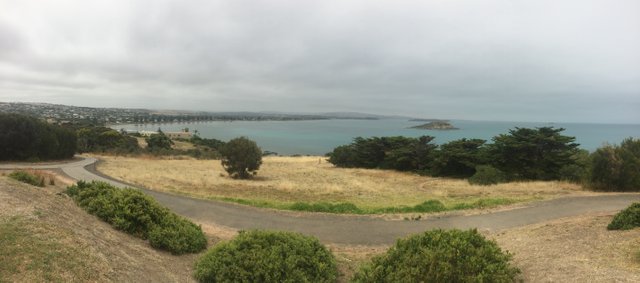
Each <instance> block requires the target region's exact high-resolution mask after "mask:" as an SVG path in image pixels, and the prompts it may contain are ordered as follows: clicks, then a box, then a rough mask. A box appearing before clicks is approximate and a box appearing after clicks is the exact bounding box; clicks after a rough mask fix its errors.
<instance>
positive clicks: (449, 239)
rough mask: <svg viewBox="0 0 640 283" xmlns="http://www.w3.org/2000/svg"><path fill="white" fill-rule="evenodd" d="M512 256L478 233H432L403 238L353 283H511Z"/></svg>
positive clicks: (513, 278)
mask: <svg viewBox="0 0 640 283" xmlns="http://www.w3.org/2000/svg"><path fill="white" fill-rule="evenodd" d="M510 260H511V255H510V254H509V253H505V252H503V251H502V250H501V249H500V247H498V245H497V244H496V243H495V242H494V241H490V240H487V239H485V238H484V237H483V236H482V235H480V234H479V233H478V232H477V231H476V230H468V231H460V230H449V231H445V230H439V229H438V230H432V231H427V232H425V233H423V234H418V235H414V236H411V237H409V238H406V239H401V240H398V241H397V242H396V244H395V245H394V246H393V247H391V249H389V251H387V253H386V254H384V255H381V256H377V257H374V258H373V260H372V262H371V263H370V264H365V265H363V266H362V267H361V268H360V270H359V271H358V272H357V273H356V274H355V276H354V278H353V282H512V281H515V277H516V275H517V274H518V273H520V270H519V269H517V268H515V267H512V266H511V265H510V264H509V261H510Z"/></svg>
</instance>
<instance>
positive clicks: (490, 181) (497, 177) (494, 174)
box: [469, 165, 507, 186]
mask: <svg viewBox="0 0 640 283" xmlns="http://www.w3.org/2000/svg"><path fill="white" fill-rule="evenodd" d="M506 181H507V178H506V176H505V174H504V173H503V172H502V171H500V170H498V169H496V168H493V167H492V166H489V165H479V166H477V167H476V173H475V174H473V176H471V177H470V178H469V183H470V184H474V185H483V186H488V185H495V184H499V183H503V182H506Z"/></svg>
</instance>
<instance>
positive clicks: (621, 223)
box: [607, 202, 640, 230]
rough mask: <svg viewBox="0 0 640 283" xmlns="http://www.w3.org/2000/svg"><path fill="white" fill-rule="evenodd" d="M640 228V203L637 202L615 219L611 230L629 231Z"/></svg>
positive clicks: (612, 221) (610, 227) (609, 226)
mask: <svg viewBox="0 0 640 283" xmlns="http://www.w3.org/2000/svg"><path fill="white" fill-rule="evenodd" d="M636 227H640V203H638V202H635V203H633V204H631V206H629V207H627V208H626V209H624V210H623V211H620V212H619V213H618V214H616V215H615V216H614V217H613V220H611V223H609V225H608V226H607V229H609V230H629V229H633V228H636Z"/></svg>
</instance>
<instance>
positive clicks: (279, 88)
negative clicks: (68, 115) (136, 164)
mask: <svg viewBox="0 0 640 283" xmlns="http://www.w3.org/2000/svg"><path fill="white" fill-rule="evenodd" d="M0 101H5V102H6V101H30V102H49V103H60V104H71V105H80V106H96V107H127V108H153V109H184V110H207V111H285V112H325V111H358V112H370V113H376V114H401V115H410V116H418V117H425V118H448V119H480V120H509V121H550V122H551V121H554V122H616V123H640V1H638V0H602V1H594V0H562V1H558V0H528V1H520V0H437V1H433V0H421V1H408V0H393V1H392V0H389V1H377V0H363V1H348V0H322V1H317V0H316V1H304V0H290V1H278V0H264V1H258V0H254V1H245V0H228V1H216V0H181V1H165V0H148V1H133V0H117V1H116V0H104V1H92V0H56V1H42V0H41V1H36V0H14V1H6V0H0Z"/></svg>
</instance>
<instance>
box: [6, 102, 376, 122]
mask: <svg viewBox="0 0 640 283" xmlns="http://www.w3.org/2000/svg"><path fill="white" fill-rule="evenodd" d="M0 113H19V114H25V115H30V116H35V117H38V118H40V119H43V120H46V121H47V122H49V123H51V124H91V125H117V124H162V123H185V122H201V121H295V120H326V119H371V120H374V119H378V118H379V117H377V116H375V115H367V114H359V115H354V113H335V114H327V115H324V114H323V115H306V114H282V113H260V112H193V111H181V110H149V109H128V108H94V107H80V106H69V105H60V104H49V103H21V102H0ZM347 114H348V115H347Z"/></svg>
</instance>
